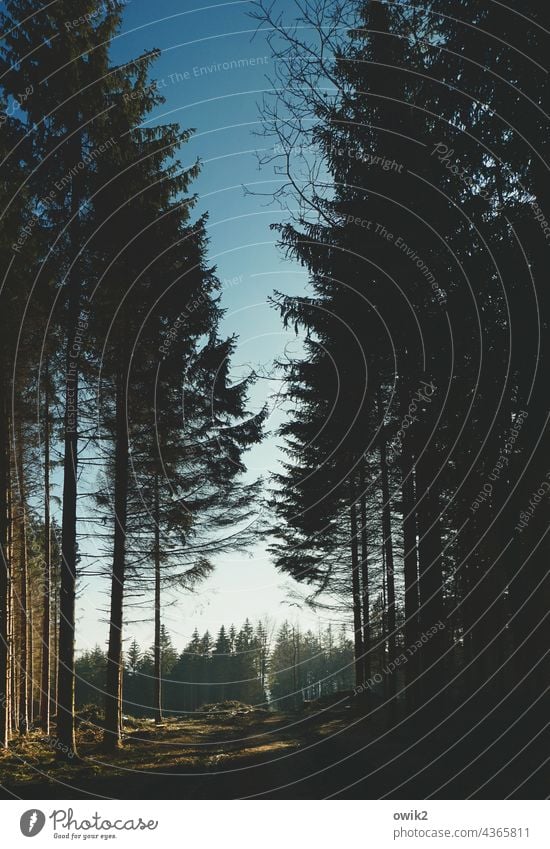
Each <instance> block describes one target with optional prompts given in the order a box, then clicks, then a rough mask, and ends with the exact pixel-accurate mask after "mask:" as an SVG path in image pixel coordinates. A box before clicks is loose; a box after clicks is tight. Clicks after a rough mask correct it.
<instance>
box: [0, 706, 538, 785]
mask: <svg viewBox="0 0 550 849" xmlns="http://www.w3.org/2000/svg"><path fill="white" fill-rule="evenodd" d="M434 725H435V723H434ZM434 725H432V728H433V727H434ZM467 726H469V727H470V728H471V722H470V720H465V722H464V726H463V728H462V731H463V730H465V728H466V727H467ZM411 731H412V728H408V729H407V728H406V727H403V728H400V729H399V730H397V729H394V730H393V731H392V732H389V733H388V730H387V729H386V728H385V726H384V725H383V723H382V721H381V719H380V720H379V721H378V722H377V721H376V720H375V719H373V718H372V716H371V718H370V719H369V720H367V719H366V718H364V717H361V716H359V715H357V714H354V713H352V712H351V710H349V709H348V710H347V712H346V711H345V710H340V711H331V710H327V711H325V712H324V713H319V714H312V713H307V712H305V713H301V714H290V713H289V714H284V713H271V712H268V711H262V710H250V711H248V712H234V713H229V714H223V715H220V714H201V713H195V714H191V715H189V716H188V717H186V718H185V719H177V720H173V719H169V720H167V721H166V722H165V723H163V724H162V725H160V726H154V725H153V724H152V723H151V722H148V721H147V720H137V721H131V720H129V721H128V723H127V728H126V732H127V733H126V738H125V746H124V748H123V749H122V750H121V751H120V752H117V753H116V754H109V755H107V754H105V753H104V752H103V751H102V748H101V729H100V728H99V727H98V726H94V725H93V724H88V725H83V726H82V727H81V728H80V729H79V751H80V754H81V756H82V757H83V761H82V762H79V763H76V762H73V763H69V764H66V763H63V764H59V763H56V762H55V760H54V755H53V752H52V745H51V742H50V746H49V747H48V746H47V745H46V744H45V743H44V741H43V738H41V736H40V734H39V733H38V732H33V734H32V735H31V737H30V738H29V739H28V740H27V741H25V742H24V743H14V744H13V745H12V748H11V750H10V752H9V753H8V754H5V755H2V756H0V784H1V785H3V787H4V789H0V797H2V798H14V797H15V798H18V797H19V798H27V799H86V798H87V799H89V798H113V799H155V798H156V799H242V798H267V799H276V798H286V799H322V798H326V797H329V796H337V798H361V799H369V798H370V799H377V798H381V797H382V796H385V795H386V794H388V795H389V796H391V797H392V798H401V799H422V798H426V797H428V796H430V795H435V796H436V797H437V796H439V797H440V798H459V799H460V798H465V797H466V796H467V795H468V793H470V792H472V791H475V790H476V788H479V787H480V785H481V784H482V783H483V774H486V775H488V776H494V775H495V773H497V770H498V769H499V767H500V766H502V762H503V759H504V753H503V752H502V750H501V748H493V750H492V751H491V753H490V757H489V759H488V760H486V761H485V762H484V761H478V760H476V757H477V755H478V754H479V753H480V752H481V751H482V750H483V748H484V743H485V744H486V740H484V738H483V736H481V737H480V736H479V735H478V737H477V738H476V739H475V740H474V739H472V740H471V741H470V747H468V749H466V748H465V747H464V746H460V747H456V748H455V749H453V750H451V751H450V752H449V751H448V750H447V751H448V753H447V754H446V755H445V756H444V758H443V759H442V758H441V757H440V756H441V754H442V752H443V751H445V747H446V746H447V745H448V743H449V740H448V741H447V744H444V742H443V740H442V739H441V737H440V736H439V735H438V734H437V733H434V734H428V735H427V736H426V739H425V742H424V743H423V744H422V745H420V746H415V745H411ZM415 731H416V732H417V733H418V731H419V728H418V723H416V728H415ZM455 731H456V732H457V734H456V736H455V735H454V734H453V735H452V737H453V738H454V740H456V739H458V738H459V737H460V733H459V729H458V728H456V729H455ZM480 734H481V731H480ZM483 734H485V732H483ZM419 736H422V735H419ZM50 739H51V740H53V739H55V738H53V737H52V738H50ZM539 754H540V753H539ZM526 755H527V756H528V757H527V760H526V761H525V763H523V764H522V765H521V766H522V767H523V769H524V770H525V772H526V774H527V775H529V774H531V773H533V770H536V765H537V764H536V762H537V757H536V753H533V752H527V753H526ZM539 760H540V759H539ZM505 762H506V760H505V759H504V763H505ZM468 764H471V767H469V766H468ZM463 769H465V771H462V770H463ZM509 770H512V771H513V775H512V778H513V779H514V781H513V783H512V784H510V780H511V777H510V774H509ZM506 773H508V775H506ZM520 774H521V769H520V763H518V761H517V760H516V761H514V762H512V763H510V765H509V767H508V769H506V770H505V771H504V772H501V773H498V774H497V777H496V778H495V779H494V780H493V781H489V783H488V784H487V786H486V787H485V788H484V789H483V791H482V792H481V793H480V794H478V795H476V798H502V797H503V796H505V795H506V791H505V790H504V788H505V787H506V786H507V787H508V791H509V789H510V787H514V786H516V785H517V784H519V780H518V777H519V775H520ZM535 777H536V786H529V784H527V785H525V786H524V788H522V793H521V794H520V796H519V798H530V797H531V798H541V797H544V796H546V795H547V792H544V786H545V785H546V783H547V782H546V781H545V779H544V775H543V772H542V770H538V772H537V773H536V776H535ZM447 781H448V783H447ZM539 783H541V786H540V787H539V786H538V784H539ZM524 794H526V795H524ZM528 794H531V795H528Z"/></svg>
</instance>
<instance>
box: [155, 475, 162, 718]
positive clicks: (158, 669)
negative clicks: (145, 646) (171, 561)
mask: <svg viewBox="0 0 550 849" xmlns="http://www.w3.org/2000/svg"><path fill="white" fill-rule="evenodd" d="M154 509H155V515H154V522H155V543H154V545H155V551H154V558H155V651H154V654H155V657H154V671H153V677H154V701H153V710H154V716H155V722H162V658H161V645H160V510H159V479H158V474H156V475H155V506H154Z"/></svg>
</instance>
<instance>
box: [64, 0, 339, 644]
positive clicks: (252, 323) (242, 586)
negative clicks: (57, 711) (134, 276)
mask: <svg viewBox="0 0 550 849" xmlns="http://www.w3.org/2000/svg"><path fill="white" fill-rule="evenodd" d="M286 2H287V3H288V8H289V11H290V10H291V9H292V6H293V0H286ZM186 5H187V6H189V3H188V4H186ZM250 7H251V3H250V2H248V1H247V2H230V3H214V2H210V3H204V2H198V3H197V5H196V7H190V8H186V9H185V11H181V10H180V4H179V3H178V2H176V0H157V2H155V3H154V4H152V3H149V2H145V1H144V0H130V2H129V3H128V5H127V7H126V11H125V16H124V26H123V30H122V32H121V35H120V36H119V37H118V38H117V39H116V41H115V43H114V45H113V59H114V60H115V61H117V62H120V61H129V60H131V59H133V58H135V57H136V56H138V55H139V54H140V53H142V52H143V51H144V50H147V49H152V48H159V49H160V50H161V51H162V55H161V57H160V59H159V60H158V61H157V63H156V64H155V67H154V70H153V74H152V76H153V78H154V79H156V80H158V82H159V88H160V89H161V91H162V94H163V95H164V96H165V98H166V103H165V104H164V106H163V107H161V108H159V109H158V110H157V112H156V113H155V116H154V118H155V119H157V118H158V119H159V120H160V119H164V120H166V121H171V122H176V121H177V122H179V123H180V124H181V125H182V127H185V128H190V127H193V128H195V130H196V132H195V135H194V136H193V137H192V139H191V141H190V142H189V144H188V145H187V146H186V147H185V149H184V150H183V151H182V155H181V159H182V162H183V164H184V165H185V164H191V163H192V162H193V161H194V160H195V159H196V158H197V157H200V159H201V161H202V173H201V175H200V177H199V179H198V180H197V181H196V183H195V184H194V188H195V190H196V191H197V192H198V194H199V195H200V203H199V206H198V209H197V213H200V212H202V211H205V210H208V212H209V216H210V219H209V228H208V232H209V236H210V259H211V261H212V262H213V263H215V264H216V265H217V268H218V275H219V277H220V278H221V279H222V281H223V282H224V286H223V306H224V307H225V309H226V311H227V312H226V316H225V319H224V324H223V330H224V332H225V333H226V334H231V333H236V334H238V336H239V340H240V341H239V348H238V351H237V354H236V357H235V368H236V372H237V373H238V371H239V369H241V371H245V370H246V369H247V367H248V366H249V365H251V364H252V365H254V366H255V367H256V368H258V367H260V368H262V370H263V371H265V372H266V373H271V372H272V370H273V361H274V360H275V359H276V358H278V357H280V356H281V355H282V353H283V352H284V351H285V349H286V348H287V346H289V345H290V346H291V349H293V350H297V344H298V343H297V342H296V340H295V337H294V334H293V332H288V331H285V330H284V329H283V327H282V324H281V322H280V319H279V317H278V314H277V313H276V312H275V311H274V310H273V308H271V307H270V306H269V305H268V304H267V299H268V297H269V296H270V295H271V293H272V291H273V289H275V288H277V289H280V290H281V291H284V292H287V293H298V292H303V291H304V287H305V285H306V283H307V278H306V276H305V273H304V271H303V269H301V268H299V267H298V266H297V265H296V264H293V263H291V262H289V261H287V260H285V259H284V258H283V257H282V255H281V253H280V251H279V250H278V249H277V247H276V244H275V237H276V234H274V233H272V232H271V231H270V229H269V225H270V224H271V223H272V222H280V221H281V220H284V216H285V213H284V212H282V211H281V210H280V209H279V207H278V206H276V205H270V204H268V200H267V198H266V197H261V196H258V195H254V194H249V193H248V192H245V191H243V186H247V188H248V189H250V190H252V191H256V192H263V193H264V194H265V193H268V192H270V191H273V190H274V189H275V188H276V187H277V185H278V183H277V179H278V178H277V177H276V175H275V174H274V173H273V171H272V169H270V168H263V169H262V170H260V169H259V167H258V159H257V156H256V151H257V150H259V149H261V148H266V147H268V146H269V145H270V144H271V145H272V144H273V141H271V142H268V141H267V140H266V139H265V138H262V137H260V136H257V135H255V132H258V131H259V130H260V129H261V124H260V119H259V112H258V102H259V101H260V99H261V97H262V93H263V92H264V90H266V88H268V82H267V80H266V74H269V73H270V71H272V70H273V65H272V60H271V58H270V51H269V48H268V46H267V44H266V41H265V37H264V36H263V35H262V34H261V33H260V34H257V35H256V36H255V37H253V36H254V33H255V32H256V29H257V25H256V22H255V21H254V20H252V19H251V18H249V17H248V12H249V11H250ZM278 385H279V384H277V383H276V382H275V381H269V380H261V381H259V383H258V385H257V388H256V389H255V392H254V397H253V399H252V402H253V405H254V406H256V407H259V406H261V405H262V404H263V403H264V401H268V403H271V404H272V403H273V396H274V393H275V392H276V390H277V388H278ZM281 415H282V413H281V411H278V410H275V411H274V413H273V415H271V416H270V419H269V423H268V427H269V429H270V430H271V431H273V430H274V429H275V428H276V427H277V425H278V424H279V423H280V421H281ZM278 441H280V440H278V439H276V438H275V436H274V435H272V436H271V437H270V438H268V439H267V440H266V441H265V442H264V443H263V444H262V445H261V446H259V447H258V448H257V449H255V450H254V451H252V452H250V454H249V457H248V459H249V468H250V472H251V474H253V475H259V474H261V475H264V476H265V475H267V474H268V473H269V471H272V470H274V469H275V468H276V466H277V458H278V456H280V455H279V453H278V450H277V447H276V443H277V442H278ZM292 583H293V582H291V581H290V579H288V578H286V577H284V576H282V575H281V574H279V573H278V572H277V571H276V570H275V568H274V567H273V565H272V564H271V563H270V562H269V557H268V555H267V554H266V552H265V545H264V544H259V545H257V546H256V547H255V548H254V549H253V550H252V551H250V553H249V556H246V555H244V556H243V555H239V554H237V555H234V556H232V557H223V558H219V559H218V561H217V569H216V572H215V574H214V575H213V577H211V578H210V579H209V580H208V582H206V583H205V584H204V585H203V586H202V588H200V589H199V591H198V592H197V593H196V594H195V595H194V596H192V597H188V598H183V599H181V600H180V601H178V603H177V604H175V605H170V606H168V607H167V608H166V609H165V612H164V619H165V623H166V625H167V627H168V629H169V631H170V632H171V634H172V636H173V639H174V642H175V644H176V645H177V646H178V647H183V644H184V642H185V641H186V640H187V639H188V638H189V637H190V635H191V633H192V631H193V629H194V628H195V626H197V627H198V628H199V630H200V631H203V630H206V629H207V628H208V629H209V630H210V631H211V632H213V633H215V632H216V631H217V630H218V629H219V627H220V625H221V624H226V625H229V624H230V623H231V622H234V623H235V624H236V625H239V624H241V623H242V622H243V621H244V619H245V617H246V616H250V617H251V618H253V619H255V618H257V617H260V616H265V615H268V616H270V617H271V618H272V619H276V620H277V622H282V620H283V619H284V618H285V617H289V618H290V619H292V620H293V621H294V620H298V619H299V620H300V621H301V622H302V623H303V625H304V626H312V627H314V628H316V627H317V623H318V619H317V617H316V616H314V615H313V614H312V613H310V612H308V611H299V610H297V609H296V608H295V607H289V606H288V604H287V597H288V594H287V589H288V587H290V586H291V585H292ZM294 586H295V587H297V585H294ZM106 590H107V584H106V582H101V584H99V582H98V581H97V580H96V581H95V582H92V583H91V584H89V585H87V586H86V590H85V592H84V593H83V594H82V596H81V598H80V599H79V607H78V613H79V628H78V649H79V650H80V651H82V650H84V649H85V648H88V647H90V646H93V645H94V644H95V643H99V644H100V645H103V644H104V643H105V640H106V636H107V625H106V623H105V622H104V621H103V622H102V621H99V620H98V614H97V611H96V610H95V609H94V608H95V606H98V607H101V608H103V609H105V607H106V603H107V597H106ZM141 615H142V613H141V612H140V611H136V612H135V615H133V613H132V611H128V618H129V619H130V620H133V619H134V618H138V617H139V616H141ZM322 618H323V621H327V619H326V616H324V617H322ZM134 636H135V637H136V638H137V639H138V641H139V642H140V643H141V644H142V645H149V644H150V643H151V642H152V624H151V622H147V623H142V624H135V623H133V622H130V623H129V624H128V627H127V630H126V634H125V638H126V639H127V640H129V639H131V638H133V637H134Z"/></svg>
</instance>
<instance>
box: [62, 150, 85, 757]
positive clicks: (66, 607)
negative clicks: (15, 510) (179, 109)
mask: <svg viewBox="0 0 550 849" xmlns="http://www.w3.org/2000/svg"><path fill="white" fill-rule="evenodd" d="M81 148H82V146H81V141H80V137H79V134H78V133H76V134H75V135H74V154H73V157H72V158H73V159H74V161H75V163H77V162H79V161H80V160H81V158H82V154H81ZM80 204H81V197H80V192H79V188H78V179H77V178H76V177H75V178H73V181H72V192H71V223H70V225H69V235H70V240H71V246H72V249H73V251H74V253H75V257H74V262H75V263H76V261H77V260H76V256H77V251H78V246H79V242H80V225H79V210H80ZM68 288H69V308H68V333H67V351H66V376H65V380H66V383H65V420H64V430H65V434H64V464H63V517H62V531H61V587H60V593H59V659H58V673H57V675H58V687H57V699H58V702H57V736H58V738H59V742H60V744H61V745H60V746H59V747H58V748H57V749H56V754H57V757H58V758H61V757H66V758H68V757H71V756H74V755H76V736H75V720H74V696H75V671H74V642H75V607H76V564H77V540H76V520H77V516H76V510H77V491H78V391H79V385H78V384H79V363H78V359H79V355H80V345H79V344H78V342H77V335H78V318H79V315H80V301H81V283H80V278H79V276H78V270H74V269H73V270H72V271H71V272H70V277H69V280H68Z"/></svg>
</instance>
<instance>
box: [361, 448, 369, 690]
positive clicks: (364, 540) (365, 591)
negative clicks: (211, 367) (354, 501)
mask: <svg viewBox="0 0 550 849" xmlns="http://www.w3.org/2000/svg"><path fill="white" fill-rule="evenodd" d="M359 486H360V489H361V494H360V505H361V590H362V599H361V600H362V608H363V651H364V662H363V675H364V680H365V681H368V680H369V678H370V674H371V662H370V610H369V606H370V593H369V551H368V537H367V502H366V494H365V468H364V463H361V467H360V478H359Z"/></svg>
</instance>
